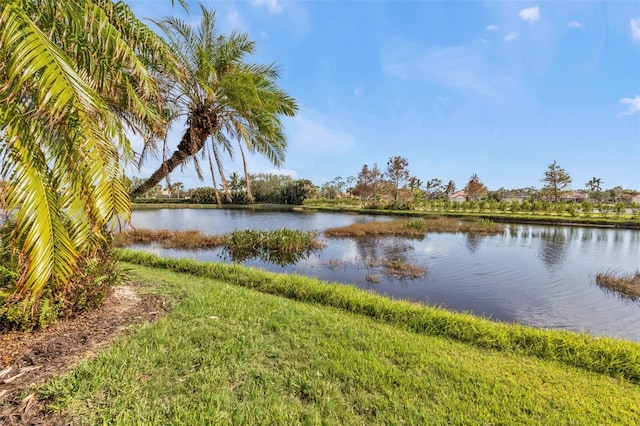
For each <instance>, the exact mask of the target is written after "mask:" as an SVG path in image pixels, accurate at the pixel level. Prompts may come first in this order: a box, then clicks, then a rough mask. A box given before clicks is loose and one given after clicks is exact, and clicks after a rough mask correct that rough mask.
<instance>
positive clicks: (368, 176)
mask: <svg viewBox="0 0 640 426" xmlns="http://www.w3.org/2000/svg"><path fill="white" fill-rule="evenodd" d="M383 176H384V175H383V174H382V172H381V171H380V169H378V165H377V164H374V165H373V167H371V168H369V166H367V165H366V164H365V165H364V166H362V170H360V173H358V178H357V181H356V186H355V188H354V189H353V193H354V194H355V195H359V196H360V200H362V202H363V204H366V203H367V202H371V201H373V202H375V201H376V197H377V195H378V192H379V191H380V188H381V186H382V180H383Z"/></svg>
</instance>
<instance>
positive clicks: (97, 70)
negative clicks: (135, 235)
mask: <svg viewBox="0 0 640 426" xmlns="http://www.w3.org/2000/svg"><path fill="white" fill-rule="evenodd" d="M171 58H172V56H171V52H170V51H169V50H168V48H167V46H166V44H165V43H164V42H163V41H162V40H161V39H160V38H159V37H158V36H157V35H155V34H154V33H153V32H152V31H151V30H150V29H149V28H148V27H147V26H146V25H144V24H142V23H141V22H140V21H138V20H137V19H136V18H135V16H134V15H133V14H132V13H131V11H130V9H129V8H128V6H126V5H125V4H123V3H120V2H118V3H113V2H111V1H107V0H67V1H64V2H59V1H54V0H5V1H3V9H2V10H1V11H0V179H2V180H3V182H4V187H5V189H6V197H3V202H2V206H1V208H2V209H4V211H6V212H10V213H11V221H12V225H13V226H12V232H13V233H14V235H13V238H11V239H10V241H11V243H12V244H13V246H12V249H13V253H14V256H15V258H16V259H18V261H19V267H20V271H21V273H22V274H21V276H20V278H19V281H18V283H17V294H18V296H20V297H26V296H29V297H31V298H35V297H37V296H38V295H39V293H40V292H41V291H42V289H43V288H45V287H46V286H48V285H50V286H53V287H54V288H57V289H59V288H62V289H65V288H66V286H68V284H69V282H70V278H71V276H72V275H73V274H74V273H75V272H76V267H77V265H78V263H79V262H80V261H81V260H83V259H88V258H91V257H92V256H95V254H96V253H97V251H98V249H99V247H100V245H101V244H102V243H103V242H104V240H105V236H104V234H103V229H104V228H105V227H106V226H108V225H109V224H112V223H114V222H113V220H114V219H117V218H121V219H124V220H127V219H128V217H129V214H130V202H129V198H128V194H127V191H126V182H125V177H124V173H123V169H122V162H126V161H129V160H132V159H133V151H132V149H131V147H130V144H129V141H128V139H127V136H126V132H125V130H126V129H127V128H128V129H131V130H133V131H134V132H137V133H140V134H142V135H143V136H144V137H152V136H156V137H158V136H160V137H161V136H163V129H164V128H165V123H164V122H165V120H164V118H163V114H162V111H161V107H162V99H163V96H162V87H161V86H160V85H159V84H158V80H157V79H156V78H154V74H153V73H152V72H151V70H153V69H154V68H155V69H158V70H161V69H168V70H175V69H176V67H175V66H172V65H171Z"/></svg>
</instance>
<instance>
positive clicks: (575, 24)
mask: <svg viewBox="0 0 640 426" xmlns="http://www.w3.org/2000/svg"><path fill="white" fill-rule="evenodd" d="M567 25H568V26H569V28H582V27H584V24H583V23H581V22H578V21H571V22H569V23H568V24H567Z"/></svg>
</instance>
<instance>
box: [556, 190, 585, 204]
mask: <svg viewBox="0 0 640 426" xmlns="http://www.w3.org/2000/svg"><path fill="white" fill-rule="evenodd" d="M562 199H563V200H564V201H567V202H574V203H583V202H585V201H587V200H588V199H589V194H588V193H586V192H582V191H569V192H568V193H566V194H564V195H563V196H562Z"/></svg>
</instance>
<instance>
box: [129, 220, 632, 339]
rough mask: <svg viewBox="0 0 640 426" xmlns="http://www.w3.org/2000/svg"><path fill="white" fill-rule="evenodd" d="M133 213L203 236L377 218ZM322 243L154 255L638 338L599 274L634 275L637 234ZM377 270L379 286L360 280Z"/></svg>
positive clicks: (526, 229)
mask: <svg viewBox="0 0 640 426" xmlns="http://www.w3.org/2000/svg"><path fill="white" fill-rule="evenodd" d="M139 213H141V212H139V211H135V212H134V214H133V225H134V226H135V227H137V228H151V229H154V228H155V229H158V228H172V229H173V228H178V229H179V227H180V226H183V227H187V228H188V229H193V228H198V229H199V230H200V231H201V232H204V233H207V234H225V233H229V232H232V231H233V230H235V229H245V228H252V229H279V228H282V226H283V224H286V226H287V228H290V229H301V230H305V231H323V230H325V229H327V228H329V227H336V226H347V225H350V224H352V223H354V222H355V221H369V220H388V218H384V217H383V216H353V215H346V214H335V213H304V214H296V213H277V214H264V213H259V212H254V213H251V212H244V211H241V212H233V211H224V210H202V211H196V210H190V211H181V212H175V211H169V212H162V211H160V212H149V211H147V212H144V213H143V214H142V215H140V214H139ZM323 241H324V242H325V243H327V247H325V248H324V249H321V250H318V251H317V252H315V253H308V254H307V255H306V256H305V257H303V258H300V259H288V260H287V261H294V262H295V263H293V264H287V265H285V264H284V263H285V262H284V261H280V262H276V263H269V261H271V260H272V259H266V258H265V259H264V260H263V259H261V258H260V257H259V256H258V257H254V258H251V259H249V258H247V259H246V260H243V259H245V257H244V256H242V255H240V256H237V257H236V258H235V259H233V257H232V255H231V254H230V253H222V254H221V252H222V250H221V249H219V250H210V251H198V252H196V251H186V250H171V249H156V248H154V249H153V250H156V251H157V253H158V254H160V255H162V256H170V257H190V258H196V259H200V260H207V261H215V262H220V261H221V260H220V259H221V257H222V258H232V260H235V261H238V262H242V263H243V264H244V265H248V266H255V267H260V268H263V269H267V270H272V271H276V272H293V273H297V274H303V275H309V276H313V277H317V278H320V279H323V280H327V281H332V282H342V283H348V284H352V285H356V286H358V287H360V288H363V289H369V290H373V291H376V292H378V293H380V294H385V295H388V296H389V297H395V298H400V299H410V300H413V301H417V302H425V303H429V304H432V305H443V306H446V307H448V308H450V309H454V310H459V311H470V312H473V313H475V314H477V315H484V316H490V317H491V318H494V319H497V320H503V321H516V322H519V323H523V324H526V325H532V326H536V327H547V328H548V327H554V328H567V329H571V330H576V331H584V332H589V333H592V334H595V335H602V334H606V335H609V336H613V337H624V338H627V339H631V340H636V341H640V327H638V324H640V307H639V306H638V303H634V302H632V301H626V300H621V299H620V298H619V297H617V296H614V297H612V296H611V295H607V294H605V293H604V292H603V291H602V290H601V289H600V288H599V287H598V286H597V285H595V284H594V282H593V281H594V277H595V276H596V274H597V273H599V272H602V271H607V270H615V271H620V272H623V273H624V272H633V271H635V270H637V269H638V264H639V263H638V259H640V231H637V230H622V229H603V228H580V227H571V228H569V227H561V226H559V227H553V226H539V225H507V227H506V228H505V232H504V233H502V234H498V235H487V236H485V235H477V236H474V235H467V234H462V233H456V234H451V233H433V234H427V236H426V237H425V238H424V239H423V240H413V239H411V240H408V239H402V238H395V237H385V238H373V239H348V238H344V239H342V238H341V239H334V238H324V239H323ZM383 259H386V260H387V261H388V262H394V261H395V262H396V265H399V264H402V263H406V264H411V265H415V266H417V267H419V268H426V270H425V272H426V273H425V275H424V276H421V277H419V278H415V279H412V280H403V279H399V278H397V277H394V276H392V275H391V276H389V275H385V274H384V270H385V266H384V265H383V264H382V260H383ZM367 274H375V275H376V276H377V277H378V279H379V282H376V283H372V282H370V281H367V279H366V277H367Z"/></svg>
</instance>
